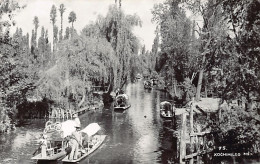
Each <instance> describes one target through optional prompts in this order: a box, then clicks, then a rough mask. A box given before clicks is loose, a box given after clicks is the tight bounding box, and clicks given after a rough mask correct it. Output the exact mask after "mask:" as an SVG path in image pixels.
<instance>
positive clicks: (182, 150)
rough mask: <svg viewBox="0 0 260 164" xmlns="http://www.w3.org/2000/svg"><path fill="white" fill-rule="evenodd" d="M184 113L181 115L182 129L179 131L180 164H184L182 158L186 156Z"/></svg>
mask: <svg viewBox="0 0 260 164" xmlns="http://www.w3.org/2000/svg"><path fill="white" fill-rule="evenodd" d="M186 117H187V116H186V113H183V114H182V129H181V137H180V140H181V141H180V164H185V162H183V161H182V160H183V158H184V157H185V155H186V141H185V140H186V139H185V138H186Z"/></svg>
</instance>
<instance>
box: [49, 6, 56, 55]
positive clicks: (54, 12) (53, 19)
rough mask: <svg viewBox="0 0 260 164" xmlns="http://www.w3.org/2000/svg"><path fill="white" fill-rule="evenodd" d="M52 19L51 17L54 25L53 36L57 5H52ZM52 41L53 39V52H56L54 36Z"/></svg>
mask: <svg viewBox="0 0 260 164" xmlns="http://www.w3.org/2000/svg"><path fill="white" fill-rule="evenodd" d="M50 17H51V23H52V29H53V34H54V26H55V22H56V17H57V10H56V7H55V5H52V7H51V13H50ZM52 39H53V43H52V46H53V51H54V35H53V38H52Z"/></svg>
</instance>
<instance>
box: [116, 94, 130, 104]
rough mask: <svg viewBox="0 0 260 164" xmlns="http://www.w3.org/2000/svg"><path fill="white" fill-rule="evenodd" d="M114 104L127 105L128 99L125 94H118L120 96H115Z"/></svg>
mask: <svg viewBox="0 0 260 164" xmlns="http://www.w3.org/2000/svg"><path fill="white" fill-rule="evenodd" d="M116 104H117V105H121V104H125V105H127V104H129V98H128V96H127V94H120V95H118V96H116Z"/></svg>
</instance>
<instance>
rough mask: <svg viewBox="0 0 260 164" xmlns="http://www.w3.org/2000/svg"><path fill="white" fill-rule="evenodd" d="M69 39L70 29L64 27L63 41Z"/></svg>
mask: <svg viewBox="0 0 260 164" xmlns="http://www.w3.org/2000/svg"><path fill="white" fill-rule="evenodd" d="M69 37H70V28H69V27H66V31H65V36H64V39H69Z"/></svg>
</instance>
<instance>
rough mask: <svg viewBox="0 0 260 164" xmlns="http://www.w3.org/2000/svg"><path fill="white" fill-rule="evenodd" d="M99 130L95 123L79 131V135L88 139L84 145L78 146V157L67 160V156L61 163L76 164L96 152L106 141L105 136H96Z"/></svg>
mask: <svg viewBox="0 0 260 164" xmlns="http://www.w3.org/2000/svg"><path fill="white" fill-rule="evenodd" d="M99 130H100V126H99V125H98V124H97V123H92V124H90V125H88V126H87V127H86V128H84V129H83V130H81V133H82V134H85V135H86V136H87V138H88V139H87V140H85V141H86V142H83V143H86V144H80V148H79V150H78V153H77V154H78V157H77V158H76V159H69V155H67V156H66V157H65V158H64V159H63V160H62V161H63V162H66V163H67V162H68V163H77V162H79V161H81V160H82V159H84V158H86V157H87V156H89V155H90V154H91V153H93V152H94V151H95V150H97V149H98V148H99V147H100V146H101V145H102V143H103V142H104V141H105V139H106V135H96V133H97V132H98V131H99ZM90 138H91V140H90Z"/></svg>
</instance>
